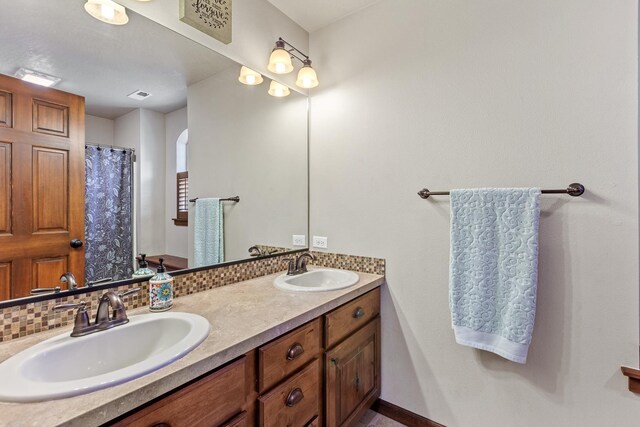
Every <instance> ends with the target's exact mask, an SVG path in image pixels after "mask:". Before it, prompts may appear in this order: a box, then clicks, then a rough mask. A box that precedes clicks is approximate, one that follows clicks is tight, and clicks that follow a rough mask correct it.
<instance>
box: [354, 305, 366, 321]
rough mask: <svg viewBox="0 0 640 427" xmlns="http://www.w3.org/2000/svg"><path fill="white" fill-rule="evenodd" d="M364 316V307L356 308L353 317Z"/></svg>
mask: <svg viewBox="0 0 640 427" xmlns="http://www.w3.org/2000/svg"><path fill="white" fill-rule="evenodd" d="M362 316H364V310H363V309H362V307H358V308H356V311H354V312H353V318H354V319H359V318H361V317H362Z"/></svg>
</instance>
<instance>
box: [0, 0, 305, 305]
mask: <svg viewBox="0 0 640 427" xmlns="http://www.w3.org/2000/svg"><path fill="white" fill-rule="evenodd" d="M84 3H85V2H84V1H81V0H56V1H42V0H21V1H19V2H11V4H10V5H9V4H7V5H5V6H3V8H2V16H3V25H2V26H0V44H1V45H2V46H3V47H2V49H1V50H0V74H2V75H4V76H11V77H15V76H16V73H17V72H18V70H19V69H21V68H22V69H27V70H33V71H36V72H39V73H45V74H48V75H51V76H55V77H58V78H60V79H61V80H60V81H59V82H58V83H57V84H56V85H55V87H54V89H57V90H60V91H64V92H68V93H71V94H75V95H79V96H81V97H84V103H85V109H84V112H83V113H82V114H81V117H80V121H81V122H82V121H83V124H82V126H81V127H82V128H81V129H80V126H79V127H78V128H79V129H78V130H74V127H73V123H74V122H73V120H74V117H73V115H74V114H73V111H74V110H73V109H69V110H64V109H65V108H67V107H66V106H65V102H66V101H64V99H62V98H60V100H59V101H55V100H54V101H53V102H52V101H51V100H47V101H46V102H45V101H42V102H40V101H37V99H38V95H37V94H38V92H37V91H43V92H41V93H42V94H45V93H48V92H44V91H47V90H49V89H43V88H41V87H40V86H38V87H37V88H36V86H35V85H34V86H31V85H30V84H25V83H23V82H18V81H17V80H16V82H17V84H18V85H22V86H20V87H27V88H29V87H33V88H34V90H35V91H36V95H35V96H32V97H31V98H30V99H29V101H28V102H30V103H34V105H35V103H38V102H40V104H38V105H39V106H34V107H33V108H32V107H29V106H28V107H24V106H25V105H27V104H26V102H27V101H22V100H21V99H22V98H21V96H23V95H21V94H20V93H18V92H20V90H21V89H20V90H18V89H15V90H14V89H12V88H7V87H4V88H1V87H0V95H3V94H4V95H5V96H0V116H3V115H4V117H5V119H6V118H8V119H7V120H8V121H9V123H7V120H4V121H2V117H0V169H1V170H0V229H2V230H0V303H1V304H3V305H6V301H10V300H15V299H17V298H18V299H20V300H19V302H20V303H24V302H25V300H24V298H40V299H41V298H43V297H45V296H46V297H51V298H53V297H56V296H60V295H61V294H62V293H65V292H68V290H69V287H70V286H71V284H70V282H72V280H68V279H67V278H63V279H62V280H61V278H62V277H63V276H64V273H66V272H69V271H70V272H71V273H74V275H75V276H76V277H75V280H76V283H77V284H78V286H80V287H81V288H83V289H84V288H85V287H86V286H96V287H97V286H99V287H100V288H104V287H108V286H110V285H112V284H114V283H113V282H117V281H121V280H128V279H130V278H131V275H132V273H133V272H134V270H135V269H136V268H137V265H136V260H135V257H136V255H137V254H140V253H144V254H146V255H147V257H149V258H151V261H152V262H153V261H155V260H156V258H158V257H160V256H164V258H165V259H167V260H168V261H169V262H168V263H169V264H170V267H173V268H174V269H183V268H193V267H201V266H208V265H215V264H219V263H228V262H235V261H240V260H246V259H252V258H255V257H260V256H268V255H269V254H272V253H274V252H286V251H289V250H294V249H301V247H293V246H292V236H294V235H303V236H307V234H308V171H307V168H308V158H307V156H308V144H307V110H308V100H307V97H306V96H304V95H302V94H300V93H298V92H296V91H294V90H291V92H290V95H289V96H286V97H274V96H271V95H269V94H268V93H267V91H268V88H269V83H270V80H269V79H268V78H264V82H263V83H262V84H260V85H256V86H248V85H244V84H241V83H240V82H239V81H238V76H239V74H240V68H241V65H240V64H238V63H236V62H234V61H232V60H230V59H228V58H226V57H224V56H222V55H220V54H218V53H216V52H214V51H212V50H210V49H209V48H207V47H204V46H202V45H200V44H198V43H196V42H194V41H192V40H190V39H188V38H186V37H184V36H182V35H180V34H177V33H175V32H173V31H171V30H169V29H167V28H165V27H163V26H161V25H159V24H157V23H155V22H153V21H151V20H149V19H147V18H145V17H142V16H140V15H138V14H136V13H134V12H132V11H127V14H128V16H129V22H128V23H127V24H126V25H123V26H114V25H108V24H105V23H102V22H100V21H98V20H96V19H94V18H92V17H91V16H89V15H88V14H87V13H85V11H84V9H83V4H84ZM26 72H27V73H29V71H26ZM23 73H24V72H23ZM5 78H6V77H5ZM3 81H9V82H12V81H13V80H12V79H7V80H3ZM12 90H14V91H15V93H14V94H13V95H12V94H11V92H12ZM129 95H131V96H129ZM43 96H44V95H43ZM34 99H35V100H36V101H34ZM56 99H58V98H56ZM60 106H62V107H60ZM59 107H60V108H59ZM65 111H66V112H65ZM23 113H24V114H27V113H28V115H29V117H28V120H29V125H28V126H27V127H29V128H28V129H27V130H21V129H19V128H20V126H22V125H20V114H23ZM38 114H39V116H38V117H39V118H38V120H40V121H41V122H42V123H41V124H38V123H36V122H37V120H36V115H38ZM65 114H67V115H68V116H69V117H67V116H65ZM57 119H60V120H63V121H64V120H70V121H69V122H68V123H70V125H69V128H68V129H67V130H66V132H67V134H66V135H63V134H64V132H65V129H63V128H64V125H60V126H61V127H60V129H61V130H60V132H62V133H61V134H60V135H58V134H56V132H58V130H56V129H57V128H56V126H57V125H56V123H55V121H56V120H57ZM32 123H33V129H32V128H31V124H32ZM65 123H67V122H65ZM25 126H26V125H25ZM36 127H38V130H39V131H41V132H40V133H39V134H38V135H36V136H35V137H33V138H32V139H31V140H30V142H29V143H28V149H25V148H24V146H22V145H20V144H21V141H20V139H21V138H22V137H23V136H25V135H26V134H27V133H30V132H31V131H32V130H33V132H36ZM48 127H50V128H52V129H53V130H52V131H46V132H45V131H42V129H45V128H46V129H48ZM25 129H26V127H25ZM49 130H50V129H49ZM11 132H14V133H11ZM15 132H22V133H15ZM16 135H21V136H16ZM73 135H76V136H77V137H78V139H80V141H79V143H78V142H77V141H76V145H78V144H80V145H79V147H80V148H77V149H76V150H75V152H74V149H69V148H67V146H66V145H65V144H67V141H66V140H65V139H64V137H65V136H66V137H68V138H71V137H72V136H73ZM25 138H26V136H25ZM34 138H35V139H34ZM47 144H50V145H47ZM21 153H22V154H21ZM74 156H76V157H74ZM74 162H76V163H74ZM78 162H80V163H79V164H80V166H77V164H78ZM74 164H76V166H73V165H74ZM74 167H77V168H80V169H78V170H81V171H82V174H79V173H74V172H73V171H74V169H73V168H74ZM27 170H30V171H31V172H30V173H26V172H25V171H27ZM58 170H61V171H63V172H61V173H60V174H59V175H57V174H58ZM18 171H19V172H18ZM65 171H66V172H65ZM62 175H64V176H62ZM81 175H82V177H80V176H81ZM79 181H82V182H79ZM21 186H22V187H24V188H25V190H21V188H22V187H21ZM73 188H76V189H77V188H80V189H81V190H82V191H81V193H79V194H81V197H76V196H73V195H65V196H62V195H61V194H62V193H64V191H67V190H69V189H73ZM62 189H64V191H62ZM69 191H71V190H69ZM65 194H66V193H65ZM69 194H71V193H69ZM196 199H197V200H196ZM215 199H222V200H221V201H216V200H215ZM225 199H226V200H225ZM238 199H239V201H238ZM79 207H82V209H79ZM81 210H82V211H83V212H84V213H83V214H82V217H81V218H75V219H74V215H75V216H79V215H77V213H78V212H79V211H81ZM196 210H198V215H196ZM27 217H29V219H27ZM196 217H197V218H196ZM211 217H213V218H218V220H214V221H211V220H210V218H211ZM78 220H79V221H80V224H81V226H80V228H79V229H81V231H78V230H76V231H75V232H74V231H73V230H71V225H69V224H71V223H72V222H73V221H78ZM21 221H22V222H25V221H26V222H25V224H26V225H24V224H23V225H21V224H22V223H21ZM36 224H37V226H36ZM47 224H48V225H47ZM38 227H39V228H38ZM47 227H48V228H47ZM43 236H44V237H43ZM56 236H59V238H60V239H63V240H64V242H63V243H64V245H63V244H62V243H60V242H61V241H62V240H60V239H59V241H56V242H57V243H55V242H54V240H55V238H57V237H56ZM12 239H13V240H12ZM203 241H204V242H205V244H206V245H208V248H207V249H206V250H205V251H204V252H203V249H202V244H203ZM212 241H215V245H214V246H215V248H214V250H213V253H212V252H211V249H210V246H211V242H212ZM80 244H81V245H80ZM56 245H57V246H65V248H66V249H64V251H62V252H61V253H54V252H52V251H53V249H52V248H53V247H54V246H56ZM216 245H217V246H216ZM303 247H304V246H303ZM3 248H4V249H3ZM23 248H32V249H33V252H32V253H30V254H27V253H26V252H25V251H26V249H25V251H23V250H22V249H23ZM50 249H51V250H50ZM78 254H81V255H80V257H78ZM74 257H75V258H74ZM74 259H75V261H74ZM78 259H81V262H80V261H78ZM80 266H81V267H82V268H80ZM76 267H77V270H76V271H74V268H76ZM67 277H68V276H67ZM114 285H115V284H114ZM34 292H35V293H34ZM33 295H37V296H33ZM2 301H4V302H2Z"/></svg>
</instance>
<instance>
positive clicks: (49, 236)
mask: <svg viewBox="0 0 640 427" xmlns="http://www.w3.org/2000/svg"><path fill="white" fill-rule="evenodd" d="M74 239H77V240H79V241H84V98H83V97H80V96H76V95H72V94H69V93H65V92H61V91H59V90H55V89H49V88H44V87H41V86H37V85H33V84H30V83H26V82H23V81H21V80H18V79H15V78H13V77H8V76H4V75H0V300H4V299H8V298H18V297H24V296H27V295H29V292H30V290H31V289H32V288H38V287H52V286H58V285H59V286H62V287H64V286H66V285H63V284H61V283H60V276H61V275H62V274H63V273H64V272H66V271H71V272H72V273H73V274H74V275H75V277H76V279H77V282H78V285H81V284H83V283H84V248H83V247H79V248H72V247H71V241H72V240H74Z"/></svg>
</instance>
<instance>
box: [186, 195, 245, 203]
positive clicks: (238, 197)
mask: <svg viewBox="0 0 640 427" xmlns="http://www.w3.org/2000/svg"><path fill="white" fill-rule="evenodd" d="M198 199H199V197H196V198H195V199H189V201H190V202H191V203H195V202H196V200H198ZM220 201H221V202H236V203H238V202H239V201H240V196H233V197H227V198H226V199H220Z"/></svg>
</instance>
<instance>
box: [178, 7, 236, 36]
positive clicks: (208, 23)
mask: <svg viewBox="0 0 640 427" xmlns="http://www.w3.org/2000/svg"><path fill="white" fill-rule="evenodd" d="M180 20H181V21H182V22H185V23H187V24H189V25H191V26H192V27H194V28H197V29H198V30H200V31H202V32H203V33H206V34H208V35H210V36H211V37H213V38H215V39H217V40H219V41H221V42H222V43H224V44H229V43H231V0H180Z"/></svg>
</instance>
